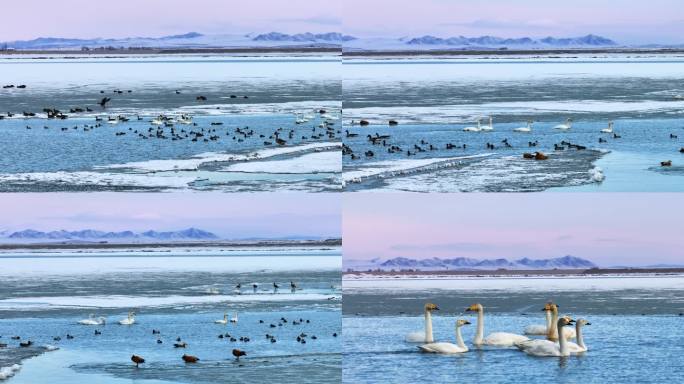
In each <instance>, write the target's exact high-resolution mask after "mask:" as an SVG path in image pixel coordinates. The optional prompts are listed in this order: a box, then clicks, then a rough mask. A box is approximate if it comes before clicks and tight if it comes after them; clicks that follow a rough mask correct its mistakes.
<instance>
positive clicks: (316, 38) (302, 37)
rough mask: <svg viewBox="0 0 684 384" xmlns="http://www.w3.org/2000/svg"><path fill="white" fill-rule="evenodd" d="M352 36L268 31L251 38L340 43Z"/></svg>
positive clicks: (333, 33)
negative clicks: (290, 33)
mask: <svg viewBox="0 0 684 384" xmlns="http://www.w3.org/2000/svg"><path fill="white" fill-rule="evenodd" d="M355 39H356V38H355V37H354V36H349V35H343V34H341V33H339V32H328V33H316V34H314V33H309V32H306V33H297V34H294V35H288V34H286V33H280V32H270V33H264V34H261V35H257V36H256V37H254V38H253V39H252V40H254V41H278V42H280V41H300V42H321V41H325V42H332V43H340V42H344V41H351V40H355Z"/></svg>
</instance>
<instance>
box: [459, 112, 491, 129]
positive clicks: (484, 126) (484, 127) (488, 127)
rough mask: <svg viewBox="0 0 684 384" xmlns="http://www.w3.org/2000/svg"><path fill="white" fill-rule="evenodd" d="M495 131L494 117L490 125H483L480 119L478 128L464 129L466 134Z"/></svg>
mask: <svg viewBox="0 0 684 384" xmlns="http://www.w3.org/2000/svg"><path fill="white" fill-rule="evenodd" d="M493 130H494V122H493V119H492V117H491V116H490V117H489V125H481V124H480V119H478V120H477V126H476V127H475V126H470V127H465V128H463V131H464V132H489V131H493Z"/></svg>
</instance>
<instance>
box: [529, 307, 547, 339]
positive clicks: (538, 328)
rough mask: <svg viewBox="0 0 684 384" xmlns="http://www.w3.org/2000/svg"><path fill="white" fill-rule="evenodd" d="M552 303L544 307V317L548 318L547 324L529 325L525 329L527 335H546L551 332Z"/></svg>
mask: <svg viewBox="0 0 684 384" xmlns="http://www.w3.org/2000/svg"><path fill="white" fill-rule="evenodd" d="M550 304H551V303H546V305H544V309H543V311H544V315H545V316H546V324H545V325H539V324H536V325H528V326H527V327H525V331H524V332H523V333H524V334H526V335H546V334H547V333H548V332H549V328H551V305H550Z"/></svg>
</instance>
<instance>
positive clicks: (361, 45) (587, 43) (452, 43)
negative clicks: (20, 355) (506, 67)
mask: <svg viewBox="0 0 684 384" xmlns="http://www.w3.org/2000/svg"><path fill="white" fill-rule="evenodd" d="M617 46H618V43H617V42H615V41H613V40H611V39H609V38H606V37H602V36H597V35H593V34H589V35H586V36H580V37H562V38H557V37H550V36H549V37H544V38H541V39H534V38H531V37H520V38H506V37H497V36H479V37H465V36H454V37H437V36H432V35H425V36H419V37H402V38H399V39H392V38H377V37H376V38H360V39H354V40H350V41H347V42H345V43H344V48H345V50H350V51H353V50H361V51H364V50H366V51H383V50H456V49H458V50H479V49H484V50H486V49H558V48H585V49H586V48H610V47H617Z"/></svg>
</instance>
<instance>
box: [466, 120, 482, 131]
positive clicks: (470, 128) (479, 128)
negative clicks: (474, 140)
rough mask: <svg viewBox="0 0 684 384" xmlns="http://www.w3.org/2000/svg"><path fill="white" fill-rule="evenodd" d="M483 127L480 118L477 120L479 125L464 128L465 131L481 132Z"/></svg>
mask: <svg viewBox="0 0 684 384" xmlns="http://www.w3.org/2000/svg"><path fill="white" fill-rule="evenodd" d="M481 130H482V128H481V127H480V120H477V127H473V126H470V127H465V128H463V132H480V131H481Z"/></svg>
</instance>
